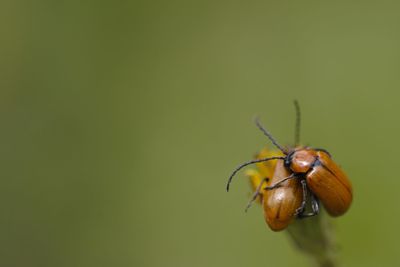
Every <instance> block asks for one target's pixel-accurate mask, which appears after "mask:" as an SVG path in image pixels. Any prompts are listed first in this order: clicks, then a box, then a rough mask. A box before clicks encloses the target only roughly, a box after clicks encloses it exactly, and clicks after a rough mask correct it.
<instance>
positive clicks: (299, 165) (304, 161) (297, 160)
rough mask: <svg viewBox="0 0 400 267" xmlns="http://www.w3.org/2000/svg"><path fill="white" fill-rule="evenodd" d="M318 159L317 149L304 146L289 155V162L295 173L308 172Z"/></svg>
mask: <svg viewBox="0 0 400 267" xmlns="http://www.w3.org/2000/svg"><path fill="white" fill-rule="evenodd" d="M316 160H317V154H316V151H315V150H312V149H306V148H302V149H299V150H295V151H293V152H292V153H290V154H289V155H288V158H287V164H288V165H289V168H290V169H291V170H292V171H293V172H294V173H306V172H308V171H309V170H310V169H311V168H312V167H313V165H314V162H315V161H316Z"/></svg>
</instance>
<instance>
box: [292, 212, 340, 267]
mask: <svg viewBox="0 0 400 267" xmlns="http://www.w3.org/2000/svg"><path fill="white" fill-rule="evenodd" d="M287 232H288V233H289V236H290V238H291V240H292V241H293V242H294V244H295V246H296V247H297V248H298V249H299V251H301V252H303V253H304V254H306V255H308V257H309V258H311V260H312V261H313V262H315V264H316V266H318V267H337V266H338V264H337V262H336V251H335V240H334V235H333V228H332V225H331V224H330V221H329V218H328V216H326V214H325V212H324V211H323V210H321V212H320V214H319V215H318V216H314V217H311V218H305V219H297V220H296V221H295V222H293V223H292V224H291V225H290V226H289V227H288V228H287Z"/></svg>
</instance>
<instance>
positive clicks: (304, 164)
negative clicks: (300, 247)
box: [227, 101, 352, 229]
mask: <svg viewBox="0 0 400 267" xmlns="http://www.w3.org/2000/svg"><path fill="white" fill-rule="evenodd" d="M295 107H296V111H297V120H296V137H295V144H296V148H294V149H286V148H283V147H282V146H281V145H279V144H278V143H277V142H276V140H275V139H274V138H273V137H272V135H271V134H270V133H269V132H268V131H267V130H266V129H265V128H264V127H263V126H262V125H261V124H260V122H259V121H258V119H256V125H257V126H258V128H259V129H260V130H261V131H262V132H263V133H264V134H265V135H266V136H267V137H268V138H269V139H270V140H271V142H272V143H273V144H274V145H275V146H276V147H277V148H278V149H279V150H280V151H282V153H283V154H284V156H281V157H269V158H263V159H256V160H252V161H249V162H246V163H243V164H241V165H240V166H238V167H237V168H236V169H235V170H234V171H233V173H232V174H231V176H230V177H229V179H228V183H227V191H229V185H230V183H231V181H232V178H233V177H234V176H235V174H236V173H237V172H238V171H239V170H240V169H242V168H243V167H245V166H247V165H250V164H254V163H258V162H265V161H270V160H282V161H283V164H281V165H283V167H281V168H279V170H278V172H279V174H277V175H276V176H277V177H276V178H275V179H274V177H273V180H274V183H273V185H271V186H267V187H265V188H264V189H265V190H273V191H272V192H276V191H277V189H278V188H280V187H284V188H287V187H288V186H289V185H288V184H287V182H288V180H292V179H293V180H298V181H299V183H301V184H302V185H303V201H302V204H301V205H300V206H299V207H298V208H296V210H297V211H296V212H295V215H298V216H299V217H307V216H312V215H315V214H318V199H319V200H321V202H322V204H323V205H324V207H325V209H326V210H327V212H328V213H329V214H330V215H332V216H340V215H342V214H344V213H345V212H346V211H347V210H348V209H349V207H350V205H351V202H352V186H351V183H350V181H349V179H348V178H347V176H346V174H345V173H344V172H343V171H342V170H341V169H340V168H339V166H338V165H337V164H336V163H335V162H334V161H333V160H332V159H331V156H330V154H329V153H328V152H327V151H326V150H324V149H313V148H309V147H299V146H298V145H297V144H298V141H299V132H300V108H299V105H298V103H297V101H295ZM282 169H285V171H283V170H282ZM283 174H285V175H286V177H282V175H283ZM274 176H275V174H274ZM278 178H279V179H278ZM294 178H296V179H294ZM291 187H294V188H292V189H295V188H297V184H294V185H293V184H292V185H291ZM308 188H309V189H310V191H311V204H312V208H313V213H311V214H304V206H305V203H306V200H305V198H306V193H307V189H308ZM256 193H258V192H256ZM314 194H315V196H316V198H315V197H314ZM269 196H274V194H269ZM267 198H268V197H267ZM271 199H273V198H271ZM289 202H290V201H289V200H288V203H289ZM263 203H268V201H267V200H264V201H263ZM272 203H273V201H272V200H271V205H267V204H265V205H264V204H263V206H264V210H265V209H266V208H267V210H266V212H265V216H266V219H267V218H269V221H270V222H271V220H270V219H271V218H272V221H273V220H277V221H276V222H274V224H275V223H276V225H278V224H279V222H278V219H277V216H274V215H273V214H274V211H273V210H274V208H277V207H278V208H279V207H280V206H281V205H278V204H272ZM274 203H275V202H274ZM276 203H280V202H276ZM288 203H285V202H284V204H288ZM268 208H269V209H270V210H271V211H268ZM289 213H290V212H288V214H286V215H288V216H289ZM268 214H269V215H271V216H269V215H268ZM292 216H294V215H292ZM278 217H279V216H278ZM289 217H290V216H289ZM269 221H268V220H267V223H268V225H270V222H269ZM285 222H286V221H285ZM288 223H290V221H289V222H288ZM288 223H287V225H288ZM282 225H283V226H284V225H285V224H282ZM287 225H286V226H287ZM286 226H284V227H286ZM270 227H271V225H270ZM284 227H283V228H284ZM271 228H272V227H271ZM278 228H279V227H277V229H278Z"/></svg>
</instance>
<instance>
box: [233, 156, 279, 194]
mask: <svg viewBox="0 0 400 267" xmlns="http://www.w3.org/2000/svg"><path fill="white" fill-rule="evenodd" d="M273 159H282V160H283V159H285V157H270V158H264V159H255V160H251V161H248V162H245V163H242V164H240V165H239V166H237V167H236V169H235V170H234V171H233V172H232V174H231V176H229V179H228V183H227V184H226V191H229V185H230V184H231V182H232V179H233V177H234V176H235V174H236V173H237V172H238V171H240V170H241V169H242V168H243V167H246V166H247V165H250V164H254V163H258V162H263V161H268V160H273Z"/></svg>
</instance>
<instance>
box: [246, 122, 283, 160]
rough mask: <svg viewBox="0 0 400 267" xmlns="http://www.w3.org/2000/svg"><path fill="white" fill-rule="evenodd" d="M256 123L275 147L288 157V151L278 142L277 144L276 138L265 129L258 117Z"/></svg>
mask: <svg viewBox="0 0 400 267" xmlns="http://www.w3.org/2000/svg"><path fill="white" fill-rule="evenodd" d="M254 122H255V123H256V125H257V127H258V129H260V130H261V131H262V132H263V133H264V134H265V135H266V136H267V137H268V138H269V140H271V142H272V144H274V146H276V147H277V148H278V149H279V150H280V151H282V153H283V154H285V155H287V154H288V152H287V151H286V149H284V148H283V147H282V146H281V145H280V144H278V142H276V140H275V138H273V137H272V135H271V134H270V133H269V132H268V131H267V129H265V128H264V127H263V126H262V125H261V123H260V120H259V118H258V117H256V118H255V119H254Z"/></svg>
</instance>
